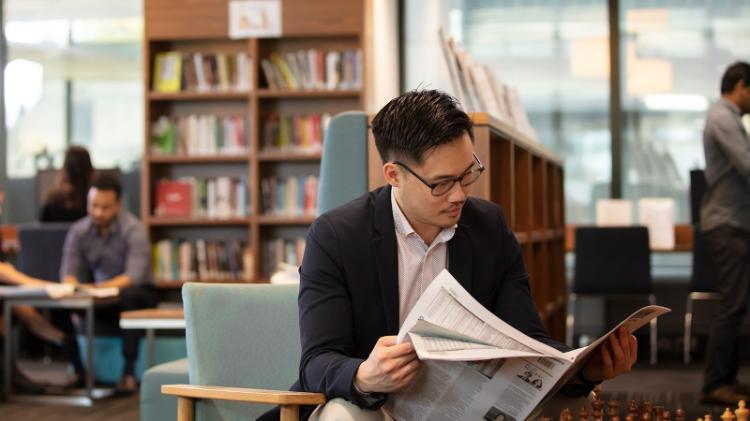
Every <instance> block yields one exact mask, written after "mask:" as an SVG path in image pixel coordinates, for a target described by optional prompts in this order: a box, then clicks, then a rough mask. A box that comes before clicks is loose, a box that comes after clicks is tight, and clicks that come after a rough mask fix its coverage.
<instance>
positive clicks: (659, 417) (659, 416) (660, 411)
mask: <svg viewBox="0 0 750 421" xmlns="http://www.w3.org/2000/svg"><path fill="white" fill-rule="evenodd" d="M654 413H655V414H656V421H664V407H663V406H660V405H655V406H654Z"/></svg>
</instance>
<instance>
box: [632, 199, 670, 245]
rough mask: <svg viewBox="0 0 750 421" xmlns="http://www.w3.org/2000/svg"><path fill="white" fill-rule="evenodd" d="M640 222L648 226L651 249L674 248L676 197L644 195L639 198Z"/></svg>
mask: <svg viewBox="0 0 750 421" xmlns="http://www.w3.org/2000/svg"><path fill="white" fill-rule="evenodd" d="M638 222H640V224H641V225H645V226H646V227H648V238H649V243H650V245H651V249H661V250H670V249H673V248H674V242H675V239H674V199H672V198H669V197H644V198H641V199H640V200H638Z"/></svg>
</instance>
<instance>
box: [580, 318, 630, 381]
mask: <svg viewBox="0 0 750 421" xmlns="http://www.w3.org/2000/svg"><path fill="white" fill-rule="evenodd" d="M637 359H638V340H637V339H636V338H635V336H633V335H631V334H630V333H628V331H627V329H625V328H624V327H621V328H620V329H619V330H618V331H617V332H614V333H613V334H612V335H611V336H610V337H609V338H608V339H607V340H606V341H604V343H602V344H601V346H600V347H599V352H596V353H595V354H594V356H593V357H592V358H591V361H589V362H588V364H586V367H584V368H583V372H582V373H581V374H583V378H584V379H586V380H588V381H592V382H598V381H603V380H609V379H612V378H614V377H617V376H619V375H620V374H622V373H627V372H628V371H630V369H631V368H632V367H633V364H635V362H636V360H637Z"/></svg>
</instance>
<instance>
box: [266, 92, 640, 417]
mask: <svg viewBox="0 0 750 421" xmlns="http://www.w3.org/2000/svg"><path fill="white" fill-rule="evenodd" d="M372 132H373V134H374V137H375V143H376V145H377V149H378V152H379V154H380V157H381V159H382V162H383V167H382V171H383V176H384V178H385V182H386V183H387V184H386V186H385V187H382V188H378V189H376V190H374V191H372V192H370V193H368V194H365V195H364V196H362V197H360V198H358V199H355V200H353V201H352V202H350V203H348V204H345V205H343V206H341V207H339V208H337V209H334V210H332V211H330V212H327V213H325V214H323V215H321V216H320V217H319V218H317V220H316V221H315V222H314V223H313V224H312V226H311V227H310V230H309V233H308V237H307V244H306V248H305V255H304V259H303V263H302V266H301V268H300V279H301V283H300V295H299V317H300V335H301V342H302V358H301V362H300V377H299V385H295V386H297V387H298V388H299V389H301V390H304V391H310V392H322V393H324V394H325V395H326V397H327V398H328V399H329V402H328V404H326V405H325V406H322V407H319V408H317V409H316V410H315V414H313V416H312V418H313V419H339V420H340V419H356V420H367V419H378V420H380V419H390V416H389V415H388V414H386V412H385V411H383V410H382V407H383V405H384V404H385V403H386V401H387V400H388V399H389V395H393V394H395V393H397V392H399V391H404V390H405V389H406V388H408V387H409V386H410V385H412V383H414V381H415V379H418V378H419V377H418V376H419V375H420V372H422V371H424V370H425V364H424V363H422V362H420V360H419V359H418V358H417V354H416V353H415V351H414V347H413V345H412V343H411V341H404V342H401V343H397V338H396V334H397V333H398V332H399V329H400V327H401V326H402V324H403V323H404V321H405V319H406V316H407V315H408V314H409V312H410V311H411V309H412V307H414V305H415V303H416V302H417V301H418V300H419V298H420V296H421V295H422V294H423V293H424V291H425V290H426V289H427V288H428V287H429V286H430V283H431V282H432V280H433V279H434V278H435V277H436V276H437V275H438V274H439V273H440V272H441V271H443V270H444V269H447V270H448V272H450V274H451V275H452V276H453V277H454V278H455V279H456V280H457V282H458V283H459V284H460V285H461V287H462V288H463V289H465V290H466V291H468V294H470V295H471V296H472V297H473V298H474V299H476V301H477V302H478V303H479V304H480V306H481V307H483V308H485V309H486V310H487V311H488V312H491V313H492V314H493V315H494V316H496V317H498V318H499V319H501V320H503V321H504V322H505V323H507V324H508V325H509V326H512V327H513V328H515V329H517V330H518V331H520V332H522V333H523V334H524V335H525V336H528V337H530V338H533V339H534V340H535V341H538V342H540V343H542V344H545V345H546V348H545V349H547V350H551V349H554V350H557V351H559V352H565V351H569V349H568V348H567V347H565V345H563V344H561V343H559V342H557V341H554V340H552V339H551V338H550V337H549V336H548V335H547V332H546V331H545V329H544V327H543V325H542V323H541V320H540V319H539V316H538V314H537V311H536V309H535V307H534V304H533V302H532V299H531V295H530V291H529V279H528V278H529V277H528V274H527V272H526V268H525V267H524V262H523V257H522V253H521V248H520V247H519V244H518V242H517V241H516V239H515V236H514V235H513V233H512V232H511V230H510V229H509V227H508V224H507V222H506V219H505V215H504V213H503V211H502V210H501V209H500V207H499V206H498V205H496V204H494V203H491V202H488V201H484V200H480V199H477V198H473V197H469V192H470V189H471V185H472V183H474V182H475V181H477V179H479V177H480V176H481V175H482V172H483V170H484V166H483V164H482V162H481V161H480V160H479V158H478V157H477V156H476V154H475V153H474V144H473V138H472V123H471V120H470V119H469V117H468V115H467V114H466V113H465V112H463V111H462V110H461V109H460V108H459V105H458V104H457V103H456V101H455V99H453V98H452V97H450V96H449V95H447V94H445V93H442V92H439V91H435V90H419V91H411V92H407V93H405V94H403V95H401V96H399V97H397V98H395V99H393V100H391V101H390V102H389V103H388V104H387V105H386V106H385V107H383V109H381V110H380V112H378V114H377V115H376V116H375V118H374V119H373V121H372ZM487 182H489V181H487ZM636 349H637V344H636V339H635V337H634V336H632V335H630V334H629V333H628V331H627V330H625V329H621V330H619V331H617V332H615V333H613V334H612V335H611V336H610V337H609V339H608V340H607V342H606V344H605V346H602V347H601V348H600V350H601V351H600V352H598V353H596V354H595V355H594V356H593V358H591V359H590V361H589V362H588V364H586V365H585V366H584V367H582V368H581V369H580V370H579V371H578V372H576V373H575V375H574V376H572V377H571V378H570V380H568V381H567V384H566V385H565V386H564V387H563V388H562V393H566V394H568V395H571V396H585V395H587V394H588V393H589V392H590V390H591V389H592V388H593V387H594V385H595V384H596V383H599V382H601V381H603V380H606V379H611V378H613V377H615V376H617V375H619V374H622V373H624V372H627V371H629V370H630V368H631V366H632V365H633V363H634V362H635V361H636ZM496 369H497V368H496V367H495V368H493V367H485V368H483V370H485V371H486V372H487V373H490V374H491V373H492V371H493V370H496ZM527 380H528V381H529V382H530V383H534V382H535V381H536V380H537V379H536V377H534V373H530V374H529V376H528V379H527ZM536 383H537V384H538V381H537V382H536ZM393 396H395V395H393ZM269 415H270V414H269ZM302 415H303V416H305V417H307V416H310V415H309V412H303V413H302Z"/></svg>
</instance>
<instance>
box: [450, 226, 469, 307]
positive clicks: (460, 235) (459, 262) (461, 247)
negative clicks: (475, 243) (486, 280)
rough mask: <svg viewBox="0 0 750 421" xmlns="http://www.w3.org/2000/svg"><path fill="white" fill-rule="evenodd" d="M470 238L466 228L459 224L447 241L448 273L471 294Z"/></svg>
mask: <svg viewBox="0 0 750 421" xmlns="http://www.w3.org/2000/svg"><path fill="white" fill-rule="evenodd" d="M472 266H473V265H472V261H471V238H469V230H468V227H467V226H466V225H464V224H462V223H461V222H459V223H458V227H456V233H455V234H453V238H451V240H450V241H448V272H450V273H451V275H453V277H454V278H456V280H457V281H458V283H460V284H461V286H463V287H464V289H466V290H467V291H469V293H471V284H472V281H471V280H472V276H471V275H472Z"/></svg>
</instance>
